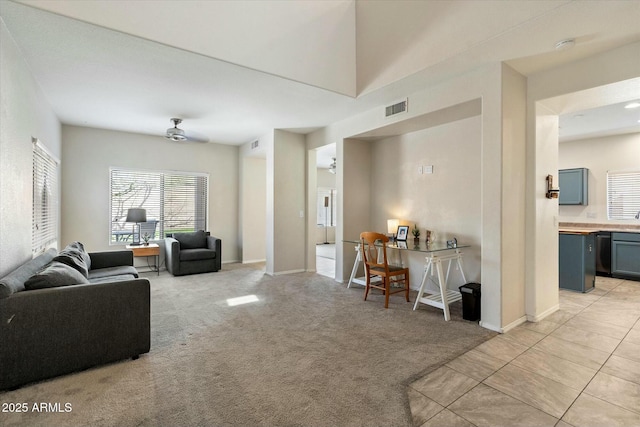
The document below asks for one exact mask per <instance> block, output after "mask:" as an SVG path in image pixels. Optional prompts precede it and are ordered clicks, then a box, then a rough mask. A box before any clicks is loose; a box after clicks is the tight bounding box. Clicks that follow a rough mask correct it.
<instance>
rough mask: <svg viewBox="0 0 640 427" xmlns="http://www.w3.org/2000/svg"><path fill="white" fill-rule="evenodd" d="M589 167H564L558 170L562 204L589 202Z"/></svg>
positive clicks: (585, 203) (583, 203) (560, 201)
mask: <svg viewBox="0 0 640 427" xmlns="http://www.w3.org/2000/svg"><path fill="white" fill-rule="evenodd" d="M588 179H589V169H586V168H576V169H562V170H560V171H558V181H559V182H558V185H559V187H560V197H559V203H560V204H561V205H587V204H589V198H588V194H589V185H588V184H589V182H588Z"/></svg>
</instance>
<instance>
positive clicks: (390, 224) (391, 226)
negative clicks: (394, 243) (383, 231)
mask: <svg viewBox="0 0 640 427" xmlns="http://www.w3.org/2000/svg"><path fill="white" fill-rule="evenodd" d="M399 225H400V220H399V219H388V220H387V234H391V238H392V239H394V240H395V238H396V231H398V226H399Z"/></svg>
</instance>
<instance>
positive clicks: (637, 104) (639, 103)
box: [624, 102, 640, 108]
mask: <svg viewBox="0 0 640 427" xmlns="http://www.w3.org/2000/svg"><path fill="white" fill-rule="evenodd" d="M638 107H640V102H630V103H629V104H627V105H625V106H624V108H638Z"/></svg>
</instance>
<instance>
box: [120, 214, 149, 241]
mask: <svg viewBox="0 0 640 427" xmlns="http://www.w3.org/2000/svg"><path fill="white" fill-rule="evenodd" d="M125 222H132V223H134V225H133V242H132V243H131V246H138V245H140V232H139V231H138V239H137V240H136V224H138V227H140V226H139V224H140V223H141V222H147V211H146V209H142V208H131V209H129V210H127V219H126V220H125ZM138 230H140V228H138Z"/></svg>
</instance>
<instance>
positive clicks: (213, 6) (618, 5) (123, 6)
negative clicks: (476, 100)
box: [0, 0, 640, 144]
mask: <svg viewBox="0 0 640 427" xmlns="http://www.w3.org/2000/svg"><path fill="white" fill-rule="evenodd" d="M0 16H1V17H2V20H3V21H4V23H5V25H6V26H7V28H8V30H9V32H10V33H11V35H12V37H13V38H14V40H15V42H16V43H17V45H18V46H19V47H20V49H21V50H22V52H23V54H24V56H25V58H26V60H27V62H28V64H29V67H30V68H31V70H32V72H33V74H34V76H35V78H36V80H37V81H38V83H39V85H40V86H41V88H42V90H43V92H44V94H45V96H46V97H47V98H48V100H49V102H50V103H51V105H52V108H53V109H54V111H55V112H56V114H57V115H58V117H59V118H60V120H61V121H62V122H63V123H65V124H71V125H79V126H90V127H97V128H105V129H114V130H122V131H130V132H138V133H145V134H152V135H162V134H163V133H164V131H165V129H166V128H168V127H170V125H171V123H170V122H169V118H171V117H180V118H183V119H184V122H183V123H182V125H181V127H182V128H183V129H185V130H186V131H187V133H188V134H189V133H190V132H191V133H193V134H196V135H198V136H205V137H206V139H208V140H209V141H212V142H218V143H224V144H243V143H246V142H249V141H252V140H254V139H256V138H258V137H260V136H261V135H264V134H265V133H267V132H270V131H271V130H272V129H274V128H277V129H289V130H292V131H297V132H301V133H307V132H309V131H311V130H313V129H316V128H319V127H323V126H326V125H327V124H329V123H332V122H336V121H338V120H341V119H344V118H345V117H349V116H352V115H355V114H358V113H360V112H362V111H366V110H369V109H371V108H375V107H378V106H380V105H385V104H388V103H391V102H394V101H396V100H398V99H401V98H403V97H404V96H406V95H407V94H409V93H411V92H415V91H418V90H421V89H424V88H425V87H427V86H428V85H430V84H433V83H436V82H438V81H442V80H444V79H447V78H450V77H451V76H452V75H460V74H462V73H465V72H467V71H469V70H472V69H474V68H477V67H480V66H482V65H484V64H486V63H490V62H499V61H506V62H507V63H508V64H510V65H511V66H512V67H514V68H515V69H516V70H518V71H519V72H521V73H523V74H525V75H529V74H531V73H535V72H538V71H541V70H544V69H547V68H550V67H555V66H558V65H561V64H563V63H567V62H570V61H574V60H577V59H580V58H583V57H586V56H590V55H593V54H596V53H599V52H602V51H605V50H608V49H611V48H614V47H617V46H622V45H624V44H628V43H631V42H635V41H638V40H640V26H639V25H638V22H640V1H589V2H584V1H570V0H550V1H544V2H543V1H526V0H525V1H508V2H505V1H501V0H498V1H473V0H470V1H435V0H425V1H411V2H409V1H406V2H405V1H351V0H348V1H331V2H327V1H322V0H320V1H311V0H309V1H300V2H294V1H288V2H281V1H270V0H264V1H190V2H180V1H144V2H111V1H104V0H94V1H86V2H78V1H71V0H57V1H46V0H37V1H22V2H19V3H18V2H14V1H7V0H1V1H0ZM567 37H572V38H575V39H576V42H577V43H576V46H575V47H574V48H573V49H571V50H568V51H562V52H558V51H555V50H554V45H555V43H556V42H557V41H558V40H560V39H563V38H567Z"/></svg>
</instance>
